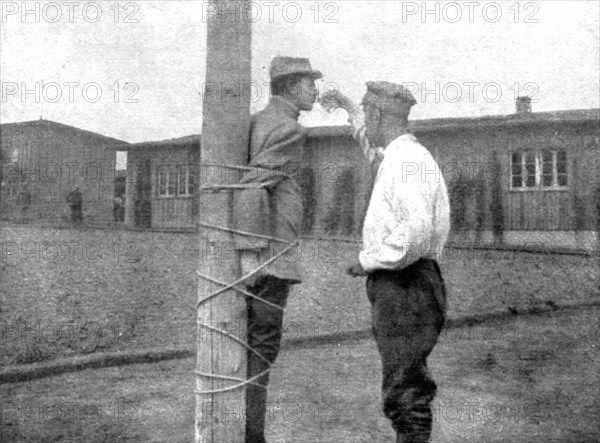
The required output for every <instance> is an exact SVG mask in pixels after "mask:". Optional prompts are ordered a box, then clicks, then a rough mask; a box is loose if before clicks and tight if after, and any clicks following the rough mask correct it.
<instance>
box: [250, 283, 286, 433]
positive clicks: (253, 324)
mask: <svg viewBox="0 0 600 443" xmlns="http://www.w3.org/2000/svg"><path fill="white" fill-rule="evenodd" d="M290 288H291V282H290V281H289V280H282V279H279V278H276V277H272V276H266V277H264V278H262V279H261V280H260V281H259V282H258V283H257V285H255V286H254V287H251V288H248V291H249V292H251V293H252V294H254V295H256V296H258V297H260V298H262V299H264V300H266V301H269V302H271V303H273V304H276V305H278V306H281V307H282V308H283V307H285V305H286V302H287V297H288V294H289V292H290ZM247 305H248V336H247V339H248V344H249V345H250V347H251V348H252V349H254V350H256V351H258V352H259V353H260V354H261V355H262V356H263V357H264V358H265V359H266V360H267V361H265V360H263V359H262V358H260V357H259V356H258V355H256V354H255V353H254V352H251V351H248V372H247V377H248V378H251V377H254V376H256V375H258V374H260V373H261V372H264V371H265V370H266V369H268V368H269V366H270V365H271V364H273V363H274V362H275V359H276V358H277V354H279V346H280V344H281V335H282V327H283V311H282V310H279V309H276V308H274V307H271V306H268V305H266V304H264V303H262V302H261V301H259V300H256V299H253V298H250V297H248V299H247ZM268 384H269V373H268V372H267V373H266V374H265V375H263V376H262V377H260V378H258V379H257V380H256V381H255V382H254V383H253V384H249V385H248V386H247V387H246V443H263V442H265V435H264V434H265V414H266V410H267V385H268Z"/></svg>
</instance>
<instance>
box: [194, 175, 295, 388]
mask: <svg viewBox="0 0 600 443" xmlns="http://www.w3.org/2000/svg"><path fill="white" fill-rule="evenodd" d="M218 166H221V167H225V168H229V169H236V170H241V171H255V172H258V173H265V172H267V173H269V174H273V173H274V172H276V171H272V170H270V169H266V168H255V167H251V166H239V165H225V164H223V165H218ZM276 175H277V176H286V175H285V174H282V173H277V174H276ZM263 187H265V184H261V183H243V184H220V185H204V186H201V187H200V191H201V192H235V191H236V190H243V189H256V188H263ZM198 226H201V227H203V228H206V229H212V230H218V231H224V232H229V233H232V234H237V235H240V236H243V237H248V238H250V237H251V238H260V239H264V240H269V241H275V242H278V243H281V244H285V245H286V246H285V248H283V249H282V250H281V251H279V252H278V253H277V254H275V255H274V256H273V257H271V258H269V259H268V260H267V261H265V262H264V263H262V264H260V265H259V266H258V267H257V268H256V269H253V270H252V271H251V272H249V273H248V274H246V275H243V276H242V277H240V278H239V279H237V280H235V281H234V282H231V283H227V282H223V281H220V280H217V279H215V278H214V277H212V276H209V275H205V274H202V273H201V272H200V271H199V270H196V274H197V275H198V277H200V278H202V279H204V280H206V281H209V282H211V283H214V284H217V285H220V286H221V288H219V289H217V290H216V291H214V292H212V293H211V294H210V295H208V296H206V297H204V298H203V299H202V300H200V301H199V302H198V304H197V305H196V311H198V310H199V309H200V308H201V307H202V305H203V304H205V303H206V302H208V301H209V300H212V299H213V298H215V297H218V296H219V295H221V294H223V293H225V292H226V291H228V290H230V289H233V290H235V291H237V292H238V293H240V294H242V295H244V296H246V297H251V298H254V299H255V300H259V301H260V302H261V303H264V304H266V305H268V306H270V307H272V308H276V309H278V310H280V311H284V308H282V307H281V306H278V305H276V304H274V303H271V302H268V301H266V300H263V299H262V298H260V297H258V296H256V295H254V294H252V293H250V292H248V291H247V290H245V289H243V288H242V287H241V286H240V285H241V284H242V283H243V282H244V280H246V279H247V278H249V277H252V276H254V275H255V274H257V273H259V272H260V271H261V270H262V269H264V268H266V267H267V266H268V265H270V264H271V263H273V262H274V261H275V260H277V259H278V258H279V257H281V256H282V255H284V254H285V253H286V252H288V251H289V250H290V249H292V248H293V247H295V246H297V245H298V241H295V242H289V241H287V240H283V239H280V238H277V237H271V236H268V235H262V234H255V233H252V232H245V231H240V230H236V229H231V228H228V227H223V226H216V225H211V224H208V223H202V222H198ZM198 325H199V326H200V327H202V328H204V329H207V330H209V331H212V332H216V333H219V334H221V335H222V336H224V337H227V338H229V339H230V340H233V341H235V342H236V343H239V344H241V345H242V346H244V347H245V348H246V349H248V350H249V351H250V352H253V353H254V354H255V355H257V356H259V357H260V358H261V359H262V360H263V361H265V362H266V363H268V364H269V366H268V368H267V369H266V370H265V371H263V372H261V373H259V374H257V375H255V376H254V377H252V378H250V379H242V378H239V377H231V376H227V375H221V374H214V373H205V372H201V371H198V370H195V371H194V373H195V374H196V375H197V376H200V377H205V378H212V379H218V380H228V381H232V382H236V383H235V384H234V385H232V386H228V387H226V388H220V389H212V390H208V391H198V390H195V393H196V394H197V395H208V394H218V393H221V392H228V391H232V390H235V389H239V388H242V387H244V386H246V385H248V384H252V385H255V386H261V387H263V386H262V385H259V384H257V383H255V381H256V380H257V379H259V378H260V377H262V376H264V375H265V374H267V373H268V372H269V371H270V370H271V363H270V362H269V361H268V360H267V359H266V358H265V357H264V356H263V355H262V354H261V353H260V352H258V351H257V350H256V349H254V348H252V347H251V346H250V345H249V344H248V342H246V341H245V340H242V339H240V338H238V337H236V336H234V335H233V334H230V333H229V332H227V331H225V330H223V329H219V328H215V327H213V326H211V325H207V324H204V323H199V324H198Z"/></svg>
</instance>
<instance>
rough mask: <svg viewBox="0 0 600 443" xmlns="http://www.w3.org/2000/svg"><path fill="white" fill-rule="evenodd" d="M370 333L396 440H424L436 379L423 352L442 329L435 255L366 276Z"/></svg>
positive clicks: (427, 434) (443, 299) (441, 289)
mask: <svg viewBox="0 0 600 443" xmlns="http://www.w3.org/2000/svg"><path fill="white" fill-rule="evenodd" d="M367 296H368V297H369V301H370V302H371V310H372V317H373V333H374V335H375V341H376V343H377V348H378V349H379V353H380V354H381V361H382V367H383V383H382V397H383V398H382V400H383V412H384V414H385V415H386V417H387V418H389V419H390V421H391V422H392V426H393V427H394V429H395V430H396V432H397V436H398V440H397V441H398V442H402V443H404V442H411V443H417V442H419V443H420V442H427V441H429V438H430V435H431V427H432V413H431V407H430V403H431V402H432V401H433V398H434V397H435V393H436V388H437V387H436V384H435V382H434V381H433V379H432V378H431V376H430V374H429V371H428V369H427V356H428V355H429V354H430V353H431V351H432V349H433V347H434V346H435V344H436V342H437V340H438V336H439V334H440V332H441V330H442V327H443V325H444V319H445V311H446V288H445V284H444V280H443V278H442V275H441V272H440V269H439V266H438V264H437V262H436V261H435V260H430V259H420V260H419V261H417V262H415V263H413V264H411V265H410V266H408V267H406V268H404V269H402V270H400V271H384V270H380V271H375V272H373V273H371V274H369V277H368V279H367Z"/></svg>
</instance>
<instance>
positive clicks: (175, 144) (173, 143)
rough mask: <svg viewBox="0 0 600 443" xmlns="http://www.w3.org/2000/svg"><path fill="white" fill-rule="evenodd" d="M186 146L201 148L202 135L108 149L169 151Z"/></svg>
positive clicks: (129, 144)
mask: <svg viewBox="0 0 600 443" xmlns="http://www.w3.org/2000/svg"><path fill="white" fill-rule="evenodd" d="M186 146H188V147H189V146H192V147H194V148H199V147H200V134H194V135H186V136H185V137H178V138H169V139H166V140H156V141H148V142H139V143H126V144H124V145H123V146H110V147H108V149H114V150H117V151H128V150H131V149H169V148H182V147H186Z"/></svg>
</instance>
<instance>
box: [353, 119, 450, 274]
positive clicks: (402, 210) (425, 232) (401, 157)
mask: <svg viewBox="0 0 600 443" xmlns="http://www.w3.org/2000/svg"><path fill="white" fill-rule="evenodd" d="M355 129H356V126H355ZM360 132H363V134H362V135H364V131H360ZM360 132H359V131H355V135H358V134H360ZM357 138H359V137H357ZM360 138H364V137H360ZM360 138H359V141H361V140H360ZM361 144H362V143H361ZM363 150H364V152H365V155H366V157H367V159H369V161H370V162H372V161H373V159H374V158H375V156H376V155H375V152H372V151H373V150H372V149H369V148H368V146H364V145H363ZM377 154H379V153H377ZM449 230H450V205H449V201H448V192H447V190H446V183H445V181H444V177H443V176H442V173H441V170H440V168H439V166H438V165H437V163H436V161H435V160H434V159H433V157H432V156H431V154H430V153H429V151H427V149H425V147H424V146H423V145H421V144H420V143H419V142H418V140H417V139H416V138H415V137H414V136H413V135H411V134H404V135H401V136H400V137H398V138H397V139H395V140H394V141H393V142H392V143H390V144H389V146H388V147H387V148H386V149H385V151H383V161H382V162H381V165H380V166H379V170H378V171H377V177H376V178H375V184H374V187H373V193H372V194H371V201H370V203H369V208H368V210H367V215H366V218H365V222H364V225H363V250H362V251H361V252H360V254H359V261H360V263H361V265H362V267H363V268H364V269H365V270H366V271H367V272H371V271H374V270H376V269H395V270H398V269H402V268H404V267H406V266H408V265H410V264H411V263H413V262H415V261H417V260H419V259H420V258H422V257H427V258H433V259H436V260H439V259H440V256H441V254H442V249H443V248H444V244H445V243H446V240H447V238H448V232H449Z"/></svg>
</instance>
